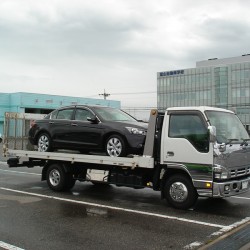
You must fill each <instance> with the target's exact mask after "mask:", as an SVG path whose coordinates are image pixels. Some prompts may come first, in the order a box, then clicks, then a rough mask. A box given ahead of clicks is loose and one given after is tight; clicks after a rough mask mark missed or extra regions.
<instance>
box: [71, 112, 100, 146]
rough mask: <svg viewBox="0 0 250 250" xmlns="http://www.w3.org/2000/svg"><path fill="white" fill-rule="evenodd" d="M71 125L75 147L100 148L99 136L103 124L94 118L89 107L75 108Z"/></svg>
mask: <svg viewBox="0 0 250 250" xmlns="http://www.w3.org/2000/svg"><path fill="white" fill-rule="evenodd" d="M89 118H91V119H92V121H90V120H89ZM71 126H72V138H73V140H74V143H75V144H76V146H77V147H79V148H87V149H97V148H101V141H102V140H101V138H102V135H103V133H104V129H105V126H104V125H103V124H102V123H101V122H100V121H99V120H98V119H96V116H95V114H94V112H92V111H91V110H90V109H88V108H76V110H75V116H74V120H72V123H71Z"/></svg>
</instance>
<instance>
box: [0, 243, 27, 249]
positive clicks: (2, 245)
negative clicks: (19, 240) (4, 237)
mask: <svg viewBox="0 0 250 250" xmlns="http://www.w3.org/2000/svg"><path fill="white" fill-rule="evenodd" d="M0 247H2V248H3V249H8V250H24V249H23V248H20V247H16V246H13V245H10V244H8V243H5V242H3V241H0Z"/></svg>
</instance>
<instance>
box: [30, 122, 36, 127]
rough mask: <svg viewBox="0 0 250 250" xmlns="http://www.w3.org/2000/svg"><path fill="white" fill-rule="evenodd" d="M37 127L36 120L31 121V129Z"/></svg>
mask: <svg viewBox="0 0 250 250" xmlns="http://www.w3.org/2000/svg"><path fill="white" fill-rule="evenodd" d="M36 126H37V124H36V121H35V120H30V128H35V127H36Z"/></svg>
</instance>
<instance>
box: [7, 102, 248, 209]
mask: <svg viewBox="0 0 250 250" xmlns="http://www.w3.org/2000/svg"><path fill="white" fill-rule="evenodd" d="M38 118H40V117H39V116H38V115H34V114H25V113H22V114H21V113H5V123H4V136H3V155H4V156H5V157H8V160H7V163H8V165H9V167H11V168H12V167H29V168H31V167H35V166H40V167H42V168H43V169H42V178H41V179H42V181H44V180H46V181H47V183H48V186H49V187H50V188H51V189H52V190H54V191H67V190H70V189H71V188H73V187H74V185H75V182H76V181H77V180H78V181H81V182H82V181H91V182H93V183H95V184H114V185H117V186H126V187H132V188H151V189H153V190H155V191H160V192H161V197H162V198H165V199H166V200H167V202H168V204H169V205H171V206H173V207H175V208H178V209H188V208H190V207H192V206H194V205H195V203H196V201H197V198H198V197H199V196H203V197H211V198H223V197H229V196H233V195H238V194H241V193H244V192H247V191H248V190H249V189H250V146H249V145H248V141H249V140H250V139H249V136H248V134H247V132H246V130H245V128H244V126H243V124H242V123H241V121H240V120H239V118H238V117H237V116H236V115H235V114H234V113H233V112H232V111H229V110H225V109H220V108H213V107H203V106H202V107H184V108H181V107H178V108H168V109H167V110H166V111H165V112H158V111H157V110H151V113H150V119H149V124H148V130H147V135H146V141H145V145H144V152H143V155H128V156H127V157H110V156H104V155H96V154H88V155H84V154H79V153H77V152H69V151H58V152H39V151H37V149H36V148H34V147H33V146H32V145H30V144H29V142H28V137H27V134H28V133H27V131H28V129H29V124H30V122H31V121H32V120H34V119H38Z"/></svg>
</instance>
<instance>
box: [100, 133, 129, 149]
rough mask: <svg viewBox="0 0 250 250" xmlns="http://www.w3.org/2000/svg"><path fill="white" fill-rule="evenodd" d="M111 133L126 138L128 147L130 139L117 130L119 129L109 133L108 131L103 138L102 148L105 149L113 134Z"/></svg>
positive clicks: (125, 141)
mask: <svg viewBox="0 0 250 250" xmlns="http://www.w3.org/2000/svg"><path fill="white" fill-rule="evenodd" d="M111 135H119V136H120V137H122V139H123V140H124V143H125V144H126V147H127V146H128V141H127V138H126V136H124V135H123V134H121V133H119V132H117V131H110V132H108V133H106V134H105V135H104V136H103V140H102V148H103V149H105V144H106V142H107V139H108V138H109V137H110V136H111Z"/></svg>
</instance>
